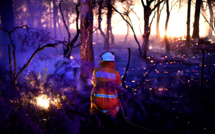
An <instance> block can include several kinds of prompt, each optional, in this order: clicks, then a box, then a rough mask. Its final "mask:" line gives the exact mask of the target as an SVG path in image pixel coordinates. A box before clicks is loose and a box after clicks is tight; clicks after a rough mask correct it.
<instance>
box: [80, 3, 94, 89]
mask: <svg viewBox="0 0 215 134" xmlns="http://www.w3.org/2000/svg"><path fill="white" fill-rule="evenodd" d="M80 14H81V15H80V17H81V29H80V30H81V31H80V42H81V46H80V54H81V73H80V78H81V80H82V82H83V83H81V85H82V86H83V87H84V86H86V85H87V79H88V80H89V79H91V76H92V72H93V67H94V54H93V45H92V29H93V14H92V1H91V0H81V12H80ZM83 87H82V88H83Z"/></svg>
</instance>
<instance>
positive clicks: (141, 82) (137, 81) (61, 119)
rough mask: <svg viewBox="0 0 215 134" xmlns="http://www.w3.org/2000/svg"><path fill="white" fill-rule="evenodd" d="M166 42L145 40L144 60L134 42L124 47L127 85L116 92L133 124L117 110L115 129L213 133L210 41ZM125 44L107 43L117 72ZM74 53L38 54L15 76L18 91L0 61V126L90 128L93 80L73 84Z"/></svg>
mask: <svg viewBox="0 0 215 134" xmlns="http://www.w3.org/2000/svg"><path fill="white" fill-rule="evenodd" d="M171 44H172V45H171V53H169V54H166V53H165V51H164V45H163V44H162V43H160V44H159V45H154V44H151V46H150V50H149V52H148V57H147V60H143V59H141V58H140V57H139V56H138V54H137V53H138V50H137V48H135V47H131V55H130V57H131V60H130V63H129V69H128V71H127V77H126V80H125V85H126V88H124V89H123V90H121V91H120V100H121V103H122V107H123V111H124V114H125V118H126V119H127V120H128V121H129V122H132V123H134V124H135V125H136V126H133V125H131V124H128V123H126V122H125V121H124V119H123V118H124V117H123V115H122V114H120V116H119V118H120V121H119V123H117V125H116V126H117V128H118V129H117V132H118V133H122V132H132V133H156V132H160V133H170V134H177V133H211V132H215V131H214V129H213V127H214V125H215V115H214V113H215V111H214V109H213V106H214V104H215V99H214V95H215V91H214V90H213V89H214V82H215V60H214V58H213V57H214V56H215V53H214V52H215V51H214V50H215V47H214V44H213V43H210V44H204V43H196V42H194V41H193V42H192V44H191V49H188V48H187V47H186V46H185V45H184V44H185V41H183V40H178V39H172V40H171ZM127 47H129V46H123V47H122V46H117V45H115V46H113V47H112V48H111V51H113V52H115V54H116V69H117V70H118V71H119V72H120V75H121V76H122V78H123V76H124V74H125V70H126V65H127V57H128V52H127V51H128V50H127ZM94 48H95V50H94V52H95V61H96V63H95V66H97V65H98V62H99V55H100V54H101V53H102V52H103V51H104V49H103V47H101V45H99V44H98V43H95V45H94ZM100 52H101V53H100ZM78 54H79V51H74V53H73V58H72V59H71V60H65V59H63V58H61V57H60V56H59V57H55V58H53V57H51V56H46V57H45V56H43V57H42V56H41V57H38V58H37V59H35V60H34V61H33V62H32V63H31V65H30V66H29V68H27V69H26V71H25V72H24V73H23V75H22V76H21V77H20V79H19V83H18V86H19V89H20V90H19V91H17V90H16V89H15V88H14V87H12V86H11V83H10V80H9V72H8V70H6V68H5V67H4V66H1V69H0V71H1V72H0V74H1V81H0V88H1V91H0V107H1V111H0V116H1V119H0V123H1V124H0V133H89V132H90V131H91V128H90V113H89V108H90V91H91V88H92V85H89V86H87V87H85V88H84V90H78V87H80V86H81V85H80V84H79V81H78V78H79V59H78V56H77V55H78ZM203 54H204V63H203ZM202 65H204V69H203V68H202V67H203V66H202ZM202 69H203V71H204V72H203V73H202ZM138 126H142V127H145V128H147V129H143V128H139V127H138ZM148 129H150V130H148ZM155 131H156V132H155Z"/></svg>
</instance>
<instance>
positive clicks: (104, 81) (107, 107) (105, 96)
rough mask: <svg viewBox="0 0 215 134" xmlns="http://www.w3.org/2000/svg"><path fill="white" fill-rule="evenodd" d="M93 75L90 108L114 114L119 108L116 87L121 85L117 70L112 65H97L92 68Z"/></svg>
mask: <svg viewBox="0 0 215 134" xmlns="http://www.w3.org/2000/svg"><path fill="white" fill-rule="evenodd" d="M93 77H94V80H92V83H93V85H94V88H93V90H92V93H91V94H92V95H91V108H93V107H94V108H96V109H97V110H99V111H101V112H103V113H109V114H111V115H113V116H115V115H116V114H117V112H118V110H119V108H120V105H119V102H118V89H119V87H120V86H121V79H120V74H119V72H118V71H116V70H115V69H114V68H112V67H98V68H95V69H94V71H93ZM95 81H96V82H95Z"/></svg>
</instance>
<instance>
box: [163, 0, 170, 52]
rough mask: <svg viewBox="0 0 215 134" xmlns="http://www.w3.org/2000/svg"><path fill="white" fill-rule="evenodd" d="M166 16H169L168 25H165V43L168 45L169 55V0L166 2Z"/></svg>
mask: <svg viewBox="0 0 215 134" xmlns="http://www.w3.org/2000/svg"><path fill="white" fill-rule="evenodd" d="M166 14H167V17H166V24H165V34H164V42H165V44H166V52H167V53H169V51H170V48H169V47H170V44H169V41H168V37H167V26H168V22H169V15H170V13H169V0H166Z"/></svg>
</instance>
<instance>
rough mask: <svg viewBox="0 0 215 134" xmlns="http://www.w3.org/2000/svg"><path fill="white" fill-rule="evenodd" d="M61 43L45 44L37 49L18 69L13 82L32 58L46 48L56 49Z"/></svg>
mask: <svg viewBox="0 0 215 134" xmlns="http://www.w3.org/2000/svg"><path fill="white" fill-rule="evenodd" d="M62 43H63V42H58V43H54V44H46V45H45V46H43V47H41V48H40V47H38V48H37V49H36V50H35V51H34V53H33V54H32V55H31V58H30V59H29V60H28V62H27V63H26V64H25V65H24V66H23V67H22V68H21V69H20V71H19V72H18V73H17V75H16V77H15V81H17V79H18V77H19V76H20V74H21V73H22V72H23V71H24V70H25V69H26V68H27V67H28V66H29V64H30V62H31V61H32V59H33V58H34V56H35V55H36V54H37V53H38V52H40V51H42V50H43V49H45V48H47V47H56V46H57V45H59V44H62Z"/></svg>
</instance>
